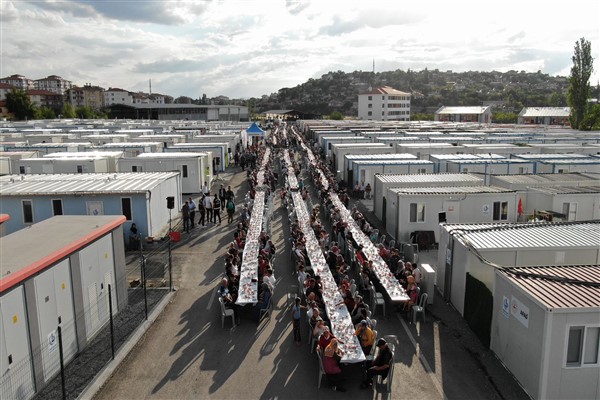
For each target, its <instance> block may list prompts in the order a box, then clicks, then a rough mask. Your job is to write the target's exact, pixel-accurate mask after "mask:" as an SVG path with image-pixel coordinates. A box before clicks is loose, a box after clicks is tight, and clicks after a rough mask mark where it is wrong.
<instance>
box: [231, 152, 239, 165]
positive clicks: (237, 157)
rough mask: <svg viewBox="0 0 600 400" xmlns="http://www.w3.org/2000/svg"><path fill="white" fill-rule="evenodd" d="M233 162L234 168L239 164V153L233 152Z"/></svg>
mask: <svg viewBox="0 0 600 400" xmlns="http://www.w3.org/2000/svg"><path fill="white" fill-rule="evenodd" d="M233 161H234V163H235V166H236V167H237V166H238V163H239V162H240V153H239V152H238V151H236V152H235V155H234V156H233Z"/></svg>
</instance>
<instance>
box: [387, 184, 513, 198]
mask: <svg viewBox="0 0 600 400" xmlns="http://www.w3.org/2000/svg"><path fill="white" fill-rule="evenodd" d="M390 190H391V191H392V192H394V193H397V194H398V195H399V196H405V195H408V196H411V195H422V194H428V195H436V194H441V195H449V194H475V193H514V190H510V189H505V188H501V187H496V186H438V187H421V188H419V187H416V188H415V187H411V188H392V189H390Z"/></svg>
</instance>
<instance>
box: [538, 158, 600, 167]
mask: <svg viewBox="0 0 600 400" xmlns="http://www.w3.org/2000/svg"><path fill="white" fill-rule="evenodd" d="M540 163H542V164H564V165H570V164H600V160H598V159H597V158H595V157H590V158H572V159H568V160H564V159H560V160H544V161H540Z"/></svg>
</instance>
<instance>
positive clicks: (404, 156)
mask: <svg viewBox="0 0 600 400" xmlns="http://www.w3.org/2000/svg"><path fill="white" fill-rule="evenodd" d="M344 157H345V158H346V159H348V160H350V161H358V160H416V159H417V156H415V155H414V154H410V153H389V154H345V155H344Z"/></svg>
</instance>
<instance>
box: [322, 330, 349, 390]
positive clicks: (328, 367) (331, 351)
mask: <svg viewBox="0 0 600 400" xmlns="http://www.w3.org/2000/svg"><path fill="white" fill-rule="evenodd" d="M343 355H344V353H343V352H342V350H341V349H340V348H339V347H338V341H337V339H335V338H333V339H332V340H331V342H330V343H329V345H328V346H327V347H325V351H324V352H323V370H324V371H325V374H326V375H327V379H328V380H329V383H330V384H331V388H332V389H333V390H337V391H339V392H345V391H346V389H344V388H343V387H342V386H341V383H342V380H343V378H342V369H341V368H340V360H341V359H342V356H343Z"/></svg>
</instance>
